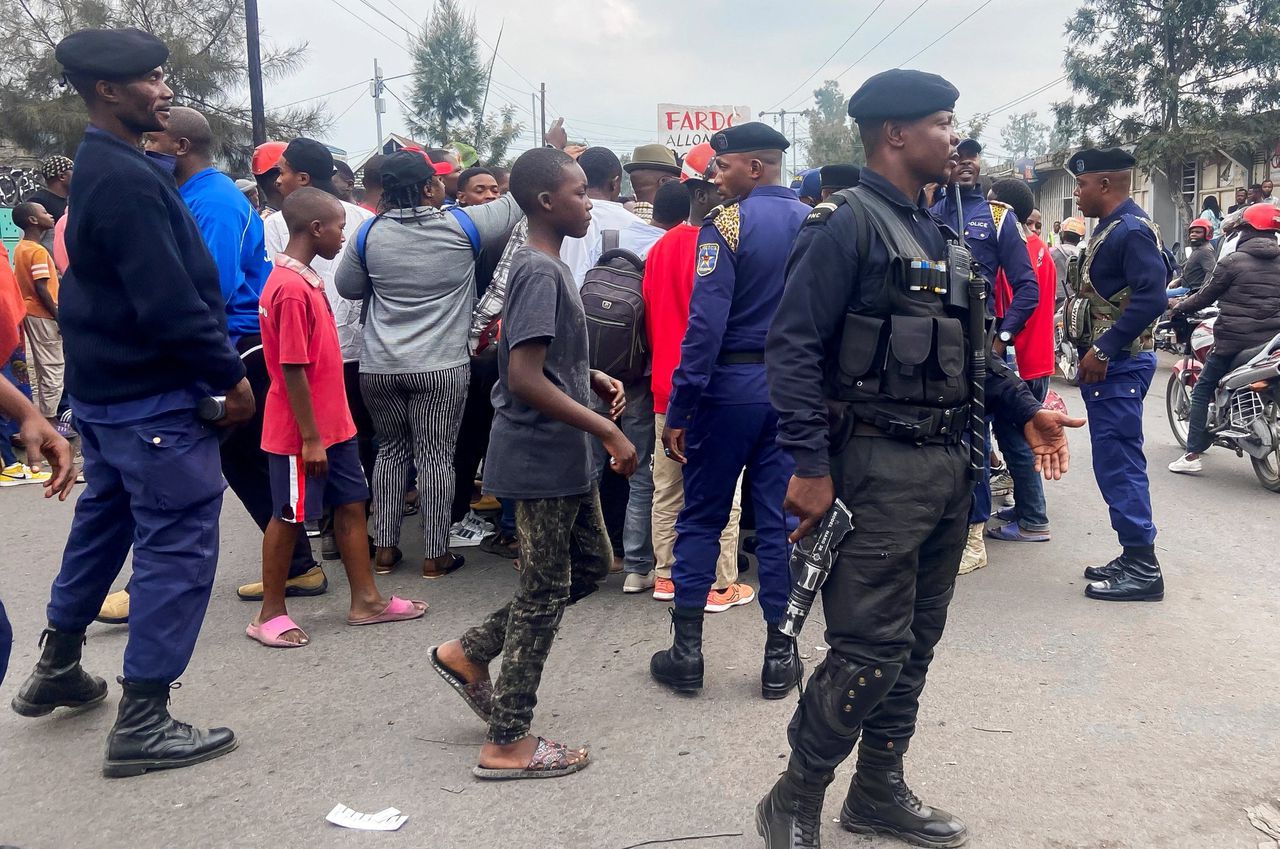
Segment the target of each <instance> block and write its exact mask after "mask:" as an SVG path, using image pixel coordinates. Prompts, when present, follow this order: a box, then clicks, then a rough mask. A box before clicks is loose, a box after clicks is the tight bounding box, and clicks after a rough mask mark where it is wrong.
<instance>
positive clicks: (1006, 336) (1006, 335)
mask: <svg viewBox="0 0 1280 849" xmlns="http://www.w3.org/2000/svg"><path fill="white" fill-rule="evenodd" d="M999 338H1000V341H1001V342H1003V343H1004V344H1006V345H1010V344H1012V343H1013V334H1012V333H1010V332H1009V331H1007V330H1001V331H1000V337H999Z"/></svg>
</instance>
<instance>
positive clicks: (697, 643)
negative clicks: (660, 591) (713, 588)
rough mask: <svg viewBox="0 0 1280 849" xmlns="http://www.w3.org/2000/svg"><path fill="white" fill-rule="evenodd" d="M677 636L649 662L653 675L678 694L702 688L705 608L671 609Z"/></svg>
mask: <svg viewBox="0 0 1280 849" xmlns="http://www.w3.org/2000/svg"><path fill="white" fill-rule="evenodd" d="M671 625H672V628H673V630H674V631H675V639H674V640H672V642H671V648H669V649H667V650H666V651H660V652H658V653H657V654H655V655H654V656H653V659H652V660H650V661H649V674H651V675H652V676H653V679H654V680H655V681H657V682H658V683H659V684H665V685H666V686H668V687H670V688H671V689H673V690H675V691H676V692H677V693H696V692H697V691H698V690H701V689H702V608H696V609H686V608H681V607H675V608H672V610H671Z"/></svg>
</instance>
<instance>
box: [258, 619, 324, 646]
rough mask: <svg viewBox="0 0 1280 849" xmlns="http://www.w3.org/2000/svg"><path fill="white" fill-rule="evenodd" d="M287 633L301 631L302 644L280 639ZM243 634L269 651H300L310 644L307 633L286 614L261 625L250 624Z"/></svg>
mask: <svg viewBox="0 0 1280 849" xmlns="http://www.w3.org/2000/svg"><path fill="white" fill-rule="evenodd" d="M289 631H302V642H300V643H291V642H289V641H288V640H282V639H280V635H281V634H284V633H287V632H289ZM244 633H245V636H246V637H248V638H249V639H251V640H257V641H258V642H260V643H262V644H263V645H264V646H266V647H267V648H270V649H300V648H302V647H303V646H305V645H307V644H308V643H310V642H311V638H310V637H308V636H307V632H306V631H303V630H302V629H301V628H299V627H298V623H296V622H294V621H293V620H292V619H290V618H289V615H288V614H287V613H286V614H283V615H281V616H277V617H275V618H274V619H268V620H267V621H266V622H263V623H262V624H261V625H259V624H257V623H256V622H250V623H249V627H248V628H245V629H244Z"/></svg>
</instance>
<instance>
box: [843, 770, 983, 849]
mask: <svg viewBox="0 0 1280 849" xmlns="http://www.w3.org/2000/svg"><path fill="white" fill-rule="evenodd" d="M840 825H841V827H843V828H844V830H845V831H852V832H853V833H855V834H887V835H890V836H892V837H896V838H898V839H899V840H905V841H906V842H907V843H911V844H914V845H916V846H927V847H931V849H950V847H954V846H963V845H964V844H965V842H966V841H967V840H968V839H969V829H968V828H967V827H966V826H965V824H964V823H962V822H961V821H960V820H958V819H956V818H955V817H954V816H952V815H951V814H949V813H947V812H946V811H944V810H942V809H941V808H931V807H929V806H928V805H925V804H923V803H921V801H920V799H919V798H918V797H917V796H916V794H915V793H912V792H911V788H910V787H908V786H907V782H906V779H905V778H904V777H903V775H902V758H900V757H897V756H887V755H885V754H884V753H877V754H876V755H875V756H874V760H873V759H872V758H870V757H867V756H865V755H864V754H862V753H860V755H859V758H858V768H857V771H856V772H855V773H854V775H853V783H852V784H850V785H849V795H848V797H847V798H846V799H845V800H844V807H843V808H842V809H841V810H840Z"/></svg>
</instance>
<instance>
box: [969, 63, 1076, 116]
mask: <svg viewBox="0 0 1280 849" xmlns="http://www.w3.org/2000/svg"><path fill="white" fill-rule="evenodd" d="M1066 78H1067V75H1066V74H1063V75H1062V76H1060V77H1058V78H1057V79H1056V80H1050V81H1049V82H1047V83H1045V84H1044V85H1042V86H1040V87H1038V88H1035V89H1032V90H1031V91H1029V92H1027V93H1026V94H1024V95H1022V96H1021V97H1015V98H1014V99H1013V100H1010V101H1009V102H1008V103H1002V104H1000V105H999V106H997V107H995V108H994V109H991V110H988V111H986V112H979V113H978V115H977V116H975V117H987V118H990V117H991V116H992V115H995V114H997V113H999V112H1003V111H1005V110H1006V109H1012V108H1013V107H1015V106H1017V105H1018V104H1020V103H1023V102H1025V101H1027V100H1030V99H1031V98H1033V97H1035V96H1036V95H1038V94H1043V93H1044V92H1046V91H1048V90H1049V89H1051V88H1053V87H1054V86H1056V85H1057V84H1058V83H1060V82H1062V81H1063V80H1065V79H1066Z"/></svg>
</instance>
